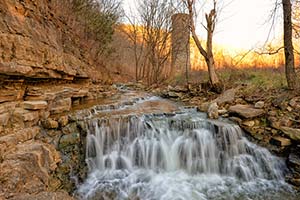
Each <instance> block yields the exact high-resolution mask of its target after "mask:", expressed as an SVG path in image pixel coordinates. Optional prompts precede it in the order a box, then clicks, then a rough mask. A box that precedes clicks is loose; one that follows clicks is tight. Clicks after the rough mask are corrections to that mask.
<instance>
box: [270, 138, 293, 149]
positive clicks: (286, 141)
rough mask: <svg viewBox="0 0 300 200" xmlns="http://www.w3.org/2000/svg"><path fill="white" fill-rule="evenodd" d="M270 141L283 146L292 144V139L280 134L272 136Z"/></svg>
mask: <svg viewBox="0 0 300 200" xmlns="http://www.w3.org/2000/svg"><path fill="white" fill-rule="evenodd" d="M270 143H271V144H274V145H277V146H281V147H285V146H290V145H291V144H292V142H291V140H290V139H288V138H284V137H280V136H275V137H272V138H271V140H270Z"/></svg>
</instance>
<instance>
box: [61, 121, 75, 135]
mask: <svg viewBox="0 0 300 200" xmlns="http://www.w3.org/2000/svg"><path fill="white" fill-rule="evenodd" d="M62 132H63V133H64V134H65V135H68V134H73V133H78V129H77V123H76V122H73V123H70V124H68V125H67V126H65V127H63V129H62Z"/></svg>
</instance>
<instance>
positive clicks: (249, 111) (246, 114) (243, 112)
mask: <svg viewBox="0 0 300 200" xmlns="http://www.w3.org/2000/svg"><path fill="white" fill-rule="evenodd" d="M229 112H230V113H233V114H237V115H239V116H241V117H243V118H246V119H249V118H255V117H259V116H262V115H263V114H264V113H265V112H264V110H262V109H256V108H253V107H252V106H250V105H241V104H238V105H234V106H230V107H229Z"/></svg>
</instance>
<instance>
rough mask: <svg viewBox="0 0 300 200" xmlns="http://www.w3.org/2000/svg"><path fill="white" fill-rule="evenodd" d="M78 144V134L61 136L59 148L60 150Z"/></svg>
mask: <svg viewBox="0 0 300 200" xmlns="http://www.w3.org/2000/svg"><path fill="white" fill-rule="evenodd" d="M79 142H80V134H79V133H73V134H68V135H63V136H62V137H61V138H60V141H59V148H60V149H61V148H64V147H67V146H70V145H74V144H78V143H79Z"/></svg>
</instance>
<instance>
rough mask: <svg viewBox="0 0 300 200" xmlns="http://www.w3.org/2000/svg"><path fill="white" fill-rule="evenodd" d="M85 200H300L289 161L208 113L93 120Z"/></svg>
mask: <svg viewBox="0 0 300 200" xmlns="http://www.w3.org/2000/svg"><path fill="white" fill-rule="evenodd" d="M88 127H89V133H88V136H87V151H86V158H87V160H86V161H87V164H88V167H89V176H88V178H87V180H86V181H85V183H84V184H82V185H81V186H80V187H79V189H78V194H79V196H80V198H82V199H143V200H146V199H149V200H158V199H162V200H176V199H180V200H181V199H182V200H193V199H195V200H202V199H216V200H218V199H282V198H285V199H296V197H294V195H293V191H292V189H291V188H290V186H289V185H288V184H286V183H285V182H284V177H283V173H284V171H285V170H286V168H285V164H284V162H283V161H282V160H281V159H279V158H277V157H274V156H273V155H271V153H270V152H269V151H268V150H266V149H264V148H261V147H259V146H257V145H255V144H253V143H251V142H249V141H248V140H247V139H246V138H245V137H243V135H242V131H241V129H240V128H239V127H238V126H237V125H233V124H227V123H223V122H216V121H209V120H207V119H205V117H204V116H203V115H202V114H201V113H197V112H194V111H191V110H186V111H185V112H183V113H181V114H165V115H163V114H161V115H143V116H140V117H137V116H134V115H133V116H128V115H127V116H111V117H110V118H107V119H106V118H100V119H90V120H89V121H88Z"/></svg>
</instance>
